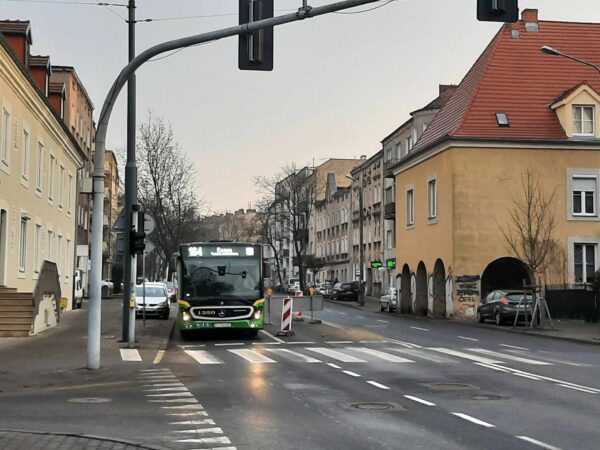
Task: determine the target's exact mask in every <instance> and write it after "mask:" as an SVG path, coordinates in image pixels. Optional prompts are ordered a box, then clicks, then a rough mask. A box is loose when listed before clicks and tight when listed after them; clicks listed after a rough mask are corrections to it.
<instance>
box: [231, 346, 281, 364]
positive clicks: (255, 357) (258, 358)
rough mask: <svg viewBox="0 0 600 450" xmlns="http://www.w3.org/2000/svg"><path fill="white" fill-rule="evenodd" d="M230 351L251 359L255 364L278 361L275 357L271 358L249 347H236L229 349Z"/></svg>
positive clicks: (248, 359) (247, 359)
mask: <svg viewBox="0 0 600 450" xmlns="http://www.w3.org/2000/svg"><path fill="white" fill-rule="evenodd" d="M228 351H229V352H231V353H234V354H236V355H238V356H240V357H242V358H244V359H245V360H246V361H249V362H251V363H253V364H264V363H274V362H277V361H275V360H274V359H271V358H269V357H267V356H265V355H262V354H260V353H258V352H255V351H254V350H248V349H245V348H244V349H235V350H228Z"/></svg>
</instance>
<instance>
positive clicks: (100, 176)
mask: <svg viewBox="0 0 600 450" xmlns="http://www.w3.org/2000/svg"><path fill="white" fill-rule="evenodd" d="M375 1H376V0H343V1H339V2H336V3H331V4H329V5H324V6H316V7H310V6H307V7H306V8H300V9H299V10H298V11H297V12H295V13H290V14H284V15H281V16H277V17H273V18H269V19H264V20H259V21H256V22H251V23H245V24H241V25H237V26H234V27H229V28H224V29H222V30H216V31H209V32H207V33H201V34H196V35H193V36H188V37H184V38H180V39H174V40H172V41H167V42H163V43H160V44H157V45H155V46H153V47H150V48H148V49H146V50H144V51H143V52H142V53H140V54H139V55H137V56H136V57H135V58H133V60H132V61H131V62H130V63H129V64H127V65H126V66H125V67H124V68H123V69H122V70H121V72H120V73H119V75H118V76H117V78H116V80H115V81H114V82H113V84H112V86H111V88H110V91H109V92H108V95H107V96H106V99H105V100H104V104H103V105H102V111H101V112H100V117H99V119H98V128H97V130H96V153H95V154H94V175H93V199H94V204H96V205H102V204H103V203H104V179H105V175H104V161H105V157H106V155H105V151H106V133H107V131H108V123H109V121H110V115H111V113H112V110H113V108H114V106H115V102H116V101H117V98H118V96H119V93H120V92H121V90H122V89H123V86H125V83H127V82H128V81H129V79H130V76H131V75H132V74H134V73H135V71H136V70H137V69H138V68H139V67H140V66H141V65H142V64H144V63H145V62H147V61H148V60H150V59H151V58H153V57H155V56H158V55H160V54H163V53H166V52H169V51H172V50H177V49H180V48H185V47H190V46H192V45H196V44H202V43H204V42H210V41H216V40H219V39H224V38H227V37H231V36H238V35H240V34H242V33H252V32H253V31H256V30H261V29H263V28H268V27H271V26H277V25H283V24H286V23H291V22H296V21H300V20H304V19H308V18H311V17H317V16H321V15H324V14H329V13H332V12H335V11H340V10H343V9H348V8H353V7H355V6H360V5H365V4H368V3H373V2H375ZM133 186H134V187H135V186H136V185H135V184H134V185H133ZM133 192H136V191H135V190H134V191H133ZM102 213H103V211H102V208H94V210H93V215H92V240H91V265H92V270H91V273H90V302H89V321H88V348H87V350H88V354H87V367H88V369H99V368H100V334H101V328H100V322H101V315H102V309H101V289H100V281H101V278H102V222H103V221H102ZM127 217H128V214H125V218H126V219H127ZM127 231H129V230H127ZM126 251H127V250H126ZM123 269H124V270H125V269H126V267H124V268H123Z"/></svg>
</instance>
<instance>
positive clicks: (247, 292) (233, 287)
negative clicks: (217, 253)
mask: <svg viewBox="0 0 600 450" xmlns="http://www.w3.org/2000/svg"><path fill="white" fill-rule="evenodd" d="M259 263H260V260H259V259H256V258H218V257H217V258H215V257H211V258H184V259H183V261H182V276H183V280H182V281H183V283H182V287H183V298H184V299H189V300H195V299H225V300H258V299H260V298H262V292H261V283H260V264H259Z"/></svg>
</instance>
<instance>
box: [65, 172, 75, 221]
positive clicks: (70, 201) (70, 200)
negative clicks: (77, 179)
mask: <svg viewBox="0 0 600 450" xmlns="http://www.w3.org/2000/svg"><path fill="white" fill-rule="evenodd" d="M73 178H74V177H73V174H72V173H69V177H68V180H69V181H68V184H67V215H69V216H70V215H71V212H72V210H73V189H74V185H73Z"/></svg>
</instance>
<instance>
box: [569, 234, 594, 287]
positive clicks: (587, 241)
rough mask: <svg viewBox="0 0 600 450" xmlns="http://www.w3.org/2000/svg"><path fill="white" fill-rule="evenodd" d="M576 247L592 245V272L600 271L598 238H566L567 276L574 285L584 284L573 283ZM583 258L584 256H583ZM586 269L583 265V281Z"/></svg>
mask: <svg viewBox="0 0 600 450" xmlns="http://www.w3.org/2000/svg"><path fill="white" fill-rule="evenodd" d="M576 245H592V246H594V271H597V270H599V269H600V237H590V236H570V237H569V238H568V247H567V249H568V251H567V255H568V267H569V275H570V278H571V280H572V281H573V283H574V284H583V283H584V282H576V281H575V246H576ZM584 258H585V255H584ZM585 275H586V268H585V263H584V268H583V276H584V280H585Z"/></svg>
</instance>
